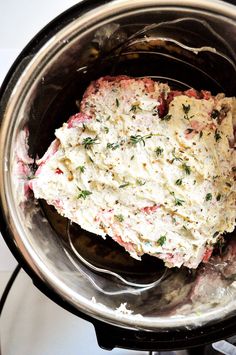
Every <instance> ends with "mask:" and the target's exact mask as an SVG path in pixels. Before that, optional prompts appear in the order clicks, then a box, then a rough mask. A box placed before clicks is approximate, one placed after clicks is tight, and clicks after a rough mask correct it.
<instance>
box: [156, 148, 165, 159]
mask: <svg viewBox="0 0 236 355" xmlns="http://www.w3.org/2000/svg"><path fill="white" fill-rule="evenodd" d="M163 152H164V149H163V148H161V147H157V148H156V149H155V153H156V156H157V157H159V156H160V155H161V154H162V153H163Z"/></svg>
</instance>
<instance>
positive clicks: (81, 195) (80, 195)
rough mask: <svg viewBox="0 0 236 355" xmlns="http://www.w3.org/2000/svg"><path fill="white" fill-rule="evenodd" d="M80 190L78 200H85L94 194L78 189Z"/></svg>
mask: <svg viewBox="0 0 236 355" xmlns="http://www.w3.org/2000/svg"><path fill="white" fill-rule="evenodd" d="M78 189H79V194H78V196H77V198H78V199H79V198H83V199H84V200H85V199H86V198H87V197H88V196H89V195H91V194H92V192H90V191H88V190H81V189H80V188H79V187H78Z"/></svg>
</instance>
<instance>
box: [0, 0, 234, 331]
mask: <svg viewBox="0 0 236 355" xmlns="http://www.w3.org/2000/svg"><path fill="white" fill-rule="evenodd" d="M235 20H236V8H235V7H234V6H232V5H229V4H226V3H223V2H220V1H214V2H213V1H210V0H205V1H190V0H189V1H182V2H181V4H180V2H179V1H174V0H169V1H164V0H159V1H158V2H157V1H152V0H146V1H144V0H143V1H141V0H137V1H135V2H132V1H128V0H116V1H111V2H110V3H108V4H105V5H102V6H100V7H97V8H94V9H92V10H89V11H88V12H86V13H83V14H82V15H81V16H79V17H78V18H75V19H74V20H73V21H71V22H70V23H69V24H67V25H65V27H64V28H63V29H61V30H60V31H58V32H56V33H54V34H53V35H49V37H48V39H47V40H46V42H45V43H44V45H42V47H41V48H40V49H39V50H37V51H36V53H35V54H32V55H30V56H29V57H26V58H24V60H23V62H22V63H23V64H24V61H25V62H27V65H26V66H25V67H24V69H23V71H22V69H21V68H20V67H19V68H18V69H17V70H16V72H15V75H14V76H13V78H12V81H11V82H10V84H9V86H8V88H7V91H6V95H7V93H9V92H10V96H9V97H8V98H7V103H6V108H5V112H4V116H3V117H2V123H1V141H0V142H1V143H0V144H1V146H0V162H1V168H0V184H1V186H0V191H1V203H2V207H3V211H4V214H5V218H6V220H7V222H8V225H9V228H10V230H11V233H12V235H13V238H14V243H15V244H16V245H17V248H18V250H20V253H21V254H22V255H23V257H24V259H25V260H26V262H27V263H28V265H29V266H30V268H31V269H32V270H33V271H34V272H35V273H36V274H37V275H39V277H40V278H41V279H42V280H43V281H44V282H45V283H46V284H49V285H50V287H52V288H53V289H54V290H56V292H57V293H58V294H60V295H61V296H62V297H63V298H64V299H66V300H67V301H68V302H69V303H70V304H71V305H72V306H74V307H75V308H77V309H79V310H81V311H82V312H84V313H86V314H89V315H92V316H93V317H95V318H97V319H101V320H103V321H105V322H108V323H110V324H116V325H120V326H122V327H126V328H133V329H145V330H159V331H160V330H165V329H168V328H173V327H174V328H178V327H179V328H181V327H187V328H194V327H197V326H199V325H202V324H205V323H208V322H213V321H217V320H219V319H222V317H229V316H232V315H235V311H236V289H235V287H233V286H232V283H233V282H234V281H235V280H236V278H235V279H234V278H232V279H230V281H229V280H226V282H225V288H224V290H223V291H222V293H219V292H218V291H219V288H218V285H217V284H216V285H215V289H213V290H211V294H209V295H208V297H205V299H203V298H200V299H198V300H195V301H193V300H191V301H190V299H189V295H190V293H191V290H192V288H193V287H194V283H195V282H197V274H196V272H195V271H193V272H190V271H189V270H187V269H181V270H172V271H171V272H170V273H169V275H168V277H167V278H164V279H163V281H162V282H161V284H160V285H159V284H158V285H157V286H156V287H154V288H152V289H147V290H145V291H143V292H140V290H138V289H137V290H132V292H130V290H124V289H123V288H122V287H123V286H122V285H119V284H117V281H114V280H112V279H107V278H106V277H104V275H98V274H93V272H92V271H91V270H88V269H87V268H86V266H85V265H83V264H81V263H80V261H79V260H78V258H76V255H75V254H74V253H73V251H72V250H71V248H70V247H69V245H68V244H67V243H66V240H65V239H64V238H63V233H64V232H63V228H64V227H63V222H61V224H60V221H59V222H58V224H57V227H55V226H54V225H53V223H52V220H50V219H49V215H47V214H45V210H44V209H43V208H42V205H40V204H39V203H38V202H37V201H35V200H34V198H33V196H32V195H30V196H29V198H28V199H27V200H26V199H25V198H24V194H21V188H22V184H23V181H22V180H21V181H17V179H16V177H15V176H14V174H13V172H14V169H15V164H16V163H17V160H18V153H19V152H18V148H17V147H19V139H20V138H19V137H20V135H21V132H22V131H24V130H25V129H26V128H27V130H28V131H29V154H30V156H31V157H33V158H35V157H37V156H41V155H42V154H43V152H44V151H45V150H46V148H47V146H48V145H49V143H50V142H51V141H52V139H53V132H54V130H55V128H57V127H59V126H60V125H61V124H62V122H63V121H66V120H67V119H68V117H69V116H70V115H71V114H73V113H75V112H76V110H77V107H76V102H77V101H78V100H80V99H81V95H82V94H83V91H84V90H85V88H86V86H87V85H88V84H89V82H90V81H91V80H94V79H97V78H99V77H100V76H102V75H118V74H126V75H131V76H151V77H153V78H155V79H157V80H162V81H167V82H168V83H169V84H170V85H171V86H173V87H174V88H179V89H186V88H189V87H195V88H196V89H205V90H211V91H212V92H213V94H216V93H217V92H222V91H223V92H225V93H226V94H227V95H228V96H233V95H235V93H236V24H235ZM3 101H4V98H3ZM55 218H57V217H55ZM58 218H59V217H58ZM213 267H214V265H213ZM91 273H92V275H91ZM114 283H115V285H114ZM98 284H99V287H98ZM114 287H115V288H116V289H117V290H118V291H121V292H118V293H116V294H114V295H112V294H110V293H109V291H110V290H114ZM123 291H125V292H123ZM133 291H134V292H133ZM108 295H109V296H108Z"/></svg>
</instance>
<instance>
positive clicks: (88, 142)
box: [82, 136, 98, 149]
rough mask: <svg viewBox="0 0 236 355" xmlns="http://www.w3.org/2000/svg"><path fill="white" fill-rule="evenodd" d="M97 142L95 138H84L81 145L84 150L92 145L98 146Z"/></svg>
mask: <svg viewBox="0 0 236 355" xmlns="http://www.w3.org/2000/svg"><path fill="white" fill-rule="evenodd" d="M97 140H98V138H97V136H96V137H95V138H91V137H87V138H84V140H83V142H82V144H83V146H84V148H85V149H90V148H91V146H92V145H93V144H98V142H97Z"/></svg>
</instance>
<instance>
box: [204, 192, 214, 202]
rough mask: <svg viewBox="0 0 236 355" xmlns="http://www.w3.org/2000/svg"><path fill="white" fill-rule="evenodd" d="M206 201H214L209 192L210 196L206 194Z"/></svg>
mask: <svg viewBox="0 0 236 355" xmlns="http://www.w3.org/2000/svg"><path fill="white" fill-rule="evenodd" d="M205 200H206V201H210V200H212V194H211V193H210V192H208V194H206V197H205Z"/></svg>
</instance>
